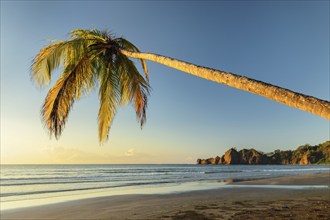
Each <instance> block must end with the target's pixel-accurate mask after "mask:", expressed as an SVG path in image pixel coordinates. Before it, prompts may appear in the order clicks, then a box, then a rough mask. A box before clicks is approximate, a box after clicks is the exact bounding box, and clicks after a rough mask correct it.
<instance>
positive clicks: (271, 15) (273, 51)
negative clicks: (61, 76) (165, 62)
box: [1, 0, 329, 163]
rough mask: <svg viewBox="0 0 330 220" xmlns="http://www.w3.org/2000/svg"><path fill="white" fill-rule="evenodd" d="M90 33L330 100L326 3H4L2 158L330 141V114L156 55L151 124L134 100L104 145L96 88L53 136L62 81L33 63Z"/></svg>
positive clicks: (198, 154) (189, 152) (168, 159)
mask: <svg viewBox="0 0 330 220" xmlns="http://www.w3.org/2000/svg"><path fill="white" fill-rule="evenodd" d="M89 28H99V29H108V30H110V31H111V32H113V33H115V34H116V35H117V36H123V37H125V38H127V39H128V40H130V41H131V42H133V43H134V44H135V45H136V46H138V48H139V49H140V50H141V51H144V52H153V53H158V54H162V55H166V56H170V57H173V58H178V59H181V60H185V61H188V62H192V63H195V64H198V65H203V66H207V67H211V68H216V69H220V70H225V71H229V72H234V73H236V74H240V75H245V76H248V77H251V78H254V79H258V80H262V81H265V82H268V83H271V84H275V85H278V86H282V87H285V88H288V89H291V90H294V91H297V92H301V93H304V94H308V95H312V96H315V97H318V98H321V99H325V100H329V1H179V2H174V1H155V2H153V1H3V0H1V163H194V162H195V160H196V159H197V158H207V157H213V156H216V155H222V154H223V153H224V152H225V151H226V150H227V149H228V148H230V147H234V146H235V147H237V148H238V149H241V148H251V147H254V148H256V149H257V150H262V151H264V152H270V151H274V150H275V149H279V148H280V149H284V150H286V149H293V148H296V147H297V146H299V145H302V144H306V143H309V144H318V143H321V142H324V141H326V140H329V121H327V120H326V119H323V118H321V117H318V116H315V115H312V114H310V113H307V112H303V111H300V110H298V109H294V108H290V107H287V106H285V105H282V104H279V103H276V102H274V101H271V100H268V99H265V98H263V97H259V96H257V95H253V94H250V93H247V92H243V91H239V90H236V89H233V88H230V87H227V86H224V85H220V84H216V83H213V82H210V81H206V80H203V79H200V78H197V77H194V76H190V75H188V74H186V73H183V72H180V71H177V70H174V69H170V68H168V67H164V66H162V65H160V64H156V63H152V62H149V61H147V65H148V67H149V74H150V82H151V86H152V93H151V96H150V98H149V105H148V111H147V124H146V126H145V127H144V128H143V129H142V130H141V129H140V126H139V124H138V123H136V119H135V112H134V109H133V108H132V107H131V106H127V107H126V108H122V109H120V110H119V112H118V115H117V117H116V118H115V120H114V123H113V126H112V127H111V130H110V138H109V141H108V142H107V143H106V144H103V145H99V142H98V133H97V113H98V108H99V100H98V96H97V91H94V92H92V93H91V94H89V95H88V96H86V97H84V98H82V99H81V100H80V101H79V102H76V103H75V105H74V106H73V109H72V111H71V112H70V116H69V120H68V122H67V124H66V127H65V129H64V132H63V134H62V136H61V138H60V139H59V140H55V138H52V139H50V138H49V136H48V134H47V131H46V130H45V129H44V128H43V125H42V122H41V117H40V108H41V106H42V103H43V100H44V98H45V96H46V94H47V91H48V89H49V88H50V86H51V85H53V83H54V82H55V81H54V80H55V79H53V81H52V83H51V85H50V86H49V87H47V88H45V89H38V88H36V87H35V86H34V85H33V83H32V81H31V80H30V71H29V70H30V65H31V61H32V59H33V57H34V56H35V55H36V54H37V53H38V52H39V50H40V49H41V48H42V47H44V46H46V45H47V44H48V43H49V39H66V38H67V37H68V33H69V31H70V30H73V29H89ZM55 78H56V79H57V78H58V75H56V76H55Z"/></svg>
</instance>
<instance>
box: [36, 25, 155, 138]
mask: <svg viewBox="0 0 330 220" xmlns="http://www.w3.org/2000/svg"><path fill="white" fill-rule="evenodd" d="M120 49H124V50H129V51H132V52H139V50H138V48H137V47H136V46H134V45H133V44H132V43H131V42H129V41H128V40H126V39H124V38H122V37H119V38H115V37H114V36H113V35H111V34H110V33H108V32H107V31H99V30H95V29H93V30H74V31H71V33H70V38H69V39H68V40H66V41H57V42H55V43H53V44H51V45H49V46H47V47H45V48H43V49H42V50H41V51H40V52H39V53H38V54H37V56H36V57H35V58H34V60H33V64H32V67H31V75H32V79H33V81H34V82H35V83H36V84H37V85H39V86H44V85H47V84H49V82H50V79H51V76H52V73H53V72H54V70H55V69H57V68H59V67H60V66H63V71H62V73H61V76H60V78H59V80H58V81H57V82H56V83H55V85H54V86H53V87H52V88H51V89H50V90H49V92H48V94H47V96H46V99H45V102H44V104H43V107H42V110H41V114H42V118H43V121H44V123H45V126H46V128H47V129H48V130H49V131H50V135H53V134H54V135H55V137H56V138H58V137H59V136H60V135H61V132H62V130H63V128H64V125H65V123H66V121H67V118H68V114H69V112H70V109H71V106H72V105H73V103H74V102H75V101H76V100H79V99H80V97H81V95H84V94H87V93H88V92H90V91H91V90H92V89H93V88H95V87H97V86H99V99H100V109H99V113H98V127H99V140H100V142H103V141H105V140H107V139H108V136H109V129H110V126H111V123H112V121H113V118H114V116H115V114H116V112H117V109H118V107H119V106H120V105H127V104H129V103H132V104H133V106H134V107H135V111H136V116H137V120H138V121H139V122H140V124H141V127H142V126H143V124H144V123H145V121H146V108H147V96H148V95H149V89H150V86H149V81H148V70H147V67H146V63H145V61H144V60H143V59H140V61H141V64H142V67H143V70H144V73H145V76H142V75H141V74H140V72H139V71H138V69H137V68H136V67H135V65H134V63H133V62H132V61H131V60H130V59H129V58H127V57H126V56H125V55H123V54H122V53H120V52H119V50H120Z"/></svg>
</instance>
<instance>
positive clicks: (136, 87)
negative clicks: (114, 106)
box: [118, 56, 150, 127]
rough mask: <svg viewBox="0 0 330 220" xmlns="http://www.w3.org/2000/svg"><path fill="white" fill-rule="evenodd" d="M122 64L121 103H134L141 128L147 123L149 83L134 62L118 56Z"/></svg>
mask: <svg viewBox="0 0 330 220" xmlns="http://www.w3.org/2000/svg"><path fill="white" fill-rule="evenodd" d="M118 57H119V59H120V62H121V71H120V74H121V77H122V79H123V80H122V84H121V95H122V99H121V103H122V104H125V103H127V102H128V100H129V101H130V102H133V104H134V107H135V112H136V117H137V120H138V122H140V124H141V127H142V126H143V125H144V123H145V122H146V108H147V102H148V99H147V97H148V95H149V89H150V86H149V83H148V81H146V80H145V79H144V78H143V77H142V75H141V74H140V73H139V71H138V70H137V69H136V67H135V65H134V63H133V61H131V60H130V59H128V58H127V57H126V56H118Z"/></svg>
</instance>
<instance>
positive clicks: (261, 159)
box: [197, 141, 330, 165]
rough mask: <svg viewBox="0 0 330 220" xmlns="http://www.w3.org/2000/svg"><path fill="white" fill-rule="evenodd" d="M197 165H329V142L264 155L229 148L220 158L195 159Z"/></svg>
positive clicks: (254, 151)
mask: <svg viewBox="0 0 330 220" xmlns="http://www.w3.org/2000/svg"><path fill="white" fill-rule="evenodd" d="M197 164H202V165H206V164H212V165H216V164H226V165H227V164H228V165H229V164H300V165H306V164H330V141H326V142H324V143H322V144H319V145H316V146H311V145H308V144H306V145H302V146H300V147H298V148H297V149H296V150H293V151H291V150H287V151H282V150H275V151H274V152H271V153H268V154H264V153H262V152H259V151H257V150H255V149H253V148H251V149H242V150H240V151H237V150H236V148H230V149H229V150H227V151H226V152H225V154H224V155H223V156H222V157H219V156H216V157H214V158H208V159H197Z"/></svg>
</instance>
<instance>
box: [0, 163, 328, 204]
mask: <svg viewBox="0 0 330 220" xmlns="http://www.w3.org/2000/svg"><path fill="white" fill-rule="evenodd" d="M321 172H330V166H326V165H322V166H318V165H304V166H299V165H231V166H214V165H206V166H203V165H1V182H0V192H1V194H0V201H1V206H0V207H1V210H5V209H10V208H19V207H27V206H33V205H41V204H50V203H56V202H62V201H69V200H75V199H82V198H91V197H99V196H109V195H124V194H151V193H173V192H184V191H192V190H202V189H213V188H220V187H225V185H226V184H225V182H226V180H238V179H240V180H241V179H256V178H264V177H276V176H286V175H297V174H309V173H321Z"/></svg>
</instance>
